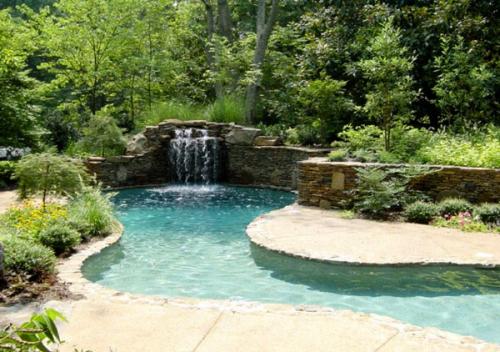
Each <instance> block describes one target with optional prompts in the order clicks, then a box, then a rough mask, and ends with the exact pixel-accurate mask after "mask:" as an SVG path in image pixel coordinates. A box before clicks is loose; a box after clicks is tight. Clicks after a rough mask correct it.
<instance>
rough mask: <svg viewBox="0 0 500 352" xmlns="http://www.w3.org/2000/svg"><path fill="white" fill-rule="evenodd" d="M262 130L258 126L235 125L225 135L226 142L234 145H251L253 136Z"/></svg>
mask: <svg viewBox="0 0 500 352" xmlns="http://www.w3.org/2000/svg"><path fill="white" fill-rule="evenodd" d="M261 133H262V131H261V130H260V129H258V128H250V127H239V126H238V127H235V128H233V129H232V130H231V131H230V132H229V133H228V134H227V135H226V143H229V144H235V145H253V141H254V139H255V137H257V136H258V135H260V134H261Z"/></svg>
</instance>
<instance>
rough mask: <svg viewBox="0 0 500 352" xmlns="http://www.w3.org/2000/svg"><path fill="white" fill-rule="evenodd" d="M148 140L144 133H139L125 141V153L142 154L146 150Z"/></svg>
mask: <svg viewBox="0 0 500 352" xmlns="http://www.w3.org/2000/svg"><path fill="white" fill-rule="evenodd" d="M147 142H148V140H147V138H146V136H144V134H142V133H139V134H136V135H135V136H133V137H132V139H131V140H130V141H129V142H128V143H127V154H142V153H144V152H145V150H146V144H147Z"/></svg>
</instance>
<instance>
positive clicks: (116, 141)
mask: <svg viewBox="0 0 500 352" xmlns="http://www.w3.org/2000/svg"><path fill="white" fill-rule="evenodd" d="M78 143H79V144H80V145H81V147H82V150H84V151H86V152H89V153H93V154H97V155H100V156H112V155H118V154H122V153H123V152H124V150H125V146H126V141H125V138H124V137H123V134H122V131H121V129H120V128H119V127H118V126H117V125H116V122H115V120H114V119H113V118H112V117H110V116H107V115H102V114H97V115H95V116H93V117H92V118H91V119H90V121H89V122H88V124H87V126H86V127H85V128H84V129H83V138H82V139H81V140H80V141H79V142H78Z"/></svg>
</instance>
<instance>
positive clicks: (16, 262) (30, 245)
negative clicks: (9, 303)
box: [1, 236, 56, 280]
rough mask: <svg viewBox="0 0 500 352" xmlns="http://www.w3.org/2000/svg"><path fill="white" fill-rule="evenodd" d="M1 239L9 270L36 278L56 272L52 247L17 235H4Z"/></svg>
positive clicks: (6, 266)
mask: <svg viewBox="0 0 500 352" xmlns="http://www.w3.org/2000/svg"><path fill="white" fill-rule="evenodd" d="M1 241H2V245H3V248H4V255H5V258H4V264H5V269H6V270H7V271H8V272H9V271H10V272H13V273H17V274H24V275H28V276H30V277H31V278H32V279H34V280H37V279H40V278H42V277H44V276H47V275H49V274H52V273H53V272H54V269H55V264H56V257H55V255H54V252H53V251H52V250H51V249H50V248H47V247H45V246H43V245H41V244H37V243H35V242H33V241H29V240H25V239H22V238H17V237H15V236H6V237H3V238H2V239H1Z"/></svg>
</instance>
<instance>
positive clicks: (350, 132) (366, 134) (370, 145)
mask: <svg viewBox="0 0 500 352" xmlns="http://www.w3.org/2000/svg"><path fill="white" fill-rule="evenodd" d="M383 133H384V132H383V131H382V130H381V129H380V128H378V127H377V126H373V125H368V126H361V127H357V128H354V127H352V126H351V125H347V126H346V127H344V130H343V131H342V132H341V133H339V137H340V138H341V139H342V141H343V143H344V144H345V147H346V148H348V149H349V150H350V151H351V152H354V151H358V150H370V151H377V150H382V149H383V147H384V140H383Z"/></svg>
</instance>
